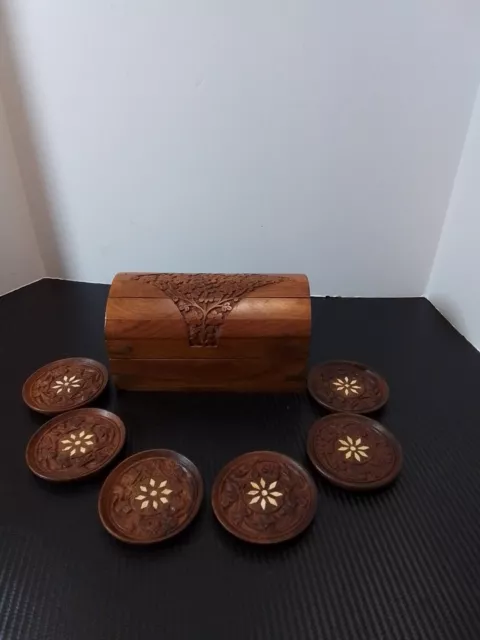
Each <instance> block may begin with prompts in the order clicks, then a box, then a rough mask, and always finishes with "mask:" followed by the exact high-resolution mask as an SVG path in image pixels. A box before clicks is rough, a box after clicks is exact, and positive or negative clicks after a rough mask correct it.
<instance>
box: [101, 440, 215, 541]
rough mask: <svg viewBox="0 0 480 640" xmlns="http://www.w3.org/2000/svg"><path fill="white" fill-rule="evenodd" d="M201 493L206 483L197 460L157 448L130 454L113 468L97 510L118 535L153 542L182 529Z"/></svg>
mask: <svg viewBox="0 0 480 640" xmlns="http://www.w3.org/2000/svg"><path fill="white" fill-rule="evenodd" d="M202 498H203V482H202V478H201V476H200V473H199V471H198V469H197V467H196V466H195V465H194V464H193V462H191V461H190V460H188V459H187V458H185V457H184V456H182V455H181V454H179V453H176V452H175V451H169V450H167V449H155V450H152V451H142V452H140V453H137V454H135V455H133V456H131V457H130V458H127V459H126V460H124V461H123V462H121V463H120V464H119V465H118V467H116V468H115V469H114V470H113V471H112V472H111V473H110V475H109V476H108V478H107V479H106V481H105V483H104V485H103V487H102V489H101V491H100V495H99V499H98V513H99V516H100V520H101V521H102V524H103V526H104V527H105V528H106V529H107V531H108V532H109V533H111V534H112V535H113V536H115V537H116V538H118V539H119V540H122V541H123V542H129V543H132V544H149V543H152V542H161V541H162V540H166V539H167V538H171V537H172V536H175V535H177V534H178V533H180V531H183V529H185V527H187V526H188V525H189V524H190V522H191V521H192V520H193V518H194V517H195V516H196V515H197V513H198V510H199V508H200V504H201V502H202Z"/></svg>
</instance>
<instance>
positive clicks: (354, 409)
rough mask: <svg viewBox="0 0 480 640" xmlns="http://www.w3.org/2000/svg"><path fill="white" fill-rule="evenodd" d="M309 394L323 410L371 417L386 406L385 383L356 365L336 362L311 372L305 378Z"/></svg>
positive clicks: (343, 361)
mask: <svg viewBox="0 0 480 640" xmlns="http://www.w3.org/2000/svg"><path fill="white" fill-rule="evenodd" d="M308 390H309V391H310V394H311V395H312V396H313V397H314V398H315V400H316V401H317V402H319V403H320V404H321V405H322V406H324V407H325V408H326V409H330V410H331V411H346V412H351V413H371V412H372V411H377V410H378V409H380V408H381V407H383V405H384V404H385V403H386V402H387V400H388V397H389V389H388V385H387V383H386V381H385V380H384V379H383V378H382V377H381V376H380V375H379V374H378V373H376V372H375V371H372V370H371V369H369V368H368V367H367V366H365V365H363V364H360V363H358V362H350V361H347V360H337V361H332V362H324V363H323V364H318V365H316V366H315V367H313V368H312V370H311V371H310V374H309V376H308Z"/></svg>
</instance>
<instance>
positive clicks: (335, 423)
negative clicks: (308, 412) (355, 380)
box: [307, 413, 402, 491]
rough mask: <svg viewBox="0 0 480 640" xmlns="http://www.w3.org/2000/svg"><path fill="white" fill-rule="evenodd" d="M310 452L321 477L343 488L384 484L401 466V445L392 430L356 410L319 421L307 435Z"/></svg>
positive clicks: (355, 488) (387, 482)
mask: <svg viewBox="0 0 480 640" xmlns="http://www.w3.org/2000/svg"><path fill="white" fill-rule="evenodd" d="M307 451H308V455H309V457H310V460H311V461H312V464H313V465H314V466H315V467H316V468H317V470H318V471H319V472H320V473H321V474H322V476H324V477H325V478H327V480H330V482H333V483H334V484H336V485H338V486H340V487H343V488H344V489H353V490H360V491H361V490H368V489H378V488H379V487H384V486H386V485H387V484H389V483H390V482H392V481H393V480H394V479H395V478H396V477H397V475H398V474H399V472H400V469H401V467H402V448H401V447H400V444H399V443H398V441H397V440H396V439H395V438H394V436H393V435H392V434H391V433H390V431H388V430H387V429H385V427H383V426H382V425H381V424H380V423H379V422H376V421H375V420H371V419H370V418H367V417H366V416H360V415H357V414H354V413H335V414H332V415H330V416H326V417H325V418H322V419H321V420H317V422H315V423H314V425H313V426H312V428H311V429H310V432H309V434H308V444H307Z"/></svg>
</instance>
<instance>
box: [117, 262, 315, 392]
mask: <svg viewBox="0 0 480 640" xmlns="http://www.w3.org/2000/svg"><path fill="white" fill-rule="evenodd" d="M310 325H311V312H310V290H309V284H308V279H307V277H306V276H304V275H275V274H272V275H263V274H169V273H164V274H162V273H119V274H117V275H116V276H115V278H114V280H113V282H112V286H111V288H110V293H109V296H108V301H107V308H106V314H105V339H106V345H107V351H108V355H109V359H110V371H111V374H112V376H113V379H114V381H115V383H116V385H117V386H118V387H119V388H123V389H138V390H169V391H173V390H175V391H193V390H198V391H277V392H278V391H298V390H301V389H303V388H304V387H305V382H306V368H307V359H308V349H309V343H310Z"/></svg>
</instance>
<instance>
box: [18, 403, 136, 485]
mask: <svg viewBox="0 0 480 640" xmlns="http://www.w3.org/2000/svg"><path fill="white" fill-rule="evenodd" d="M124 442H125V426H124V424H123V422H122V421H121V420H120V418H119V417H118V416H116V415H115V414H114V413H110V412H109V411H105V410H104V409H76V410H75V411H69V412H68V413H64V414H62V415H59V416H55V418H52V419H51V420H49V421H48V422H47V423H46V424H44V425H43V427H41V428H40V429H39V430H38V431H37V432H36V433H34V434H33V436H32V437H31V438H30V441H29V443H28V445H27V450H26V460H27V464H28V466H29V467H30V469H31V471H33V473H34V474H35V475H37V476H39V477H40V478H44V479H45V480H54V481H57V482H62V481H67V480H76V479H77V478H83V477H85V476H89V475H91V474H93V473H96V472H97V471H99V470H100V469H102V468H103V467H105V466H106V465H107V464H108V463H109V462H111V460H113V458H115V456H116V455H117V454H118V453H119V452H120V450H121V448H122V447H123V444H124Z"/></svg>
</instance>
